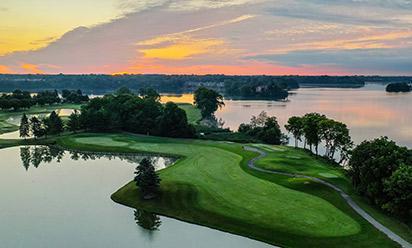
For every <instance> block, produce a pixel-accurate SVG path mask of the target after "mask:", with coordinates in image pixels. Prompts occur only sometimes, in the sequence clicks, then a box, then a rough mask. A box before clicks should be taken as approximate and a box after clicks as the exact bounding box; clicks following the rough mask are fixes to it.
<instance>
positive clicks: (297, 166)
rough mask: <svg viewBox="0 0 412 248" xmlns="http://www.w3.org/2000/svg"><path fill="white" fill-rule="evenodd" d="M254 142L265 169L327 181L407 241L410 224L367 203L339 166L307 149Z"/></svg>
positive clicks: (410, 233)
mask: <svg viewBox="0 0 412 248" xmlns="http://www.w3.org/2000/svg"><path fill="white" fill-rule="evenodd" d="M255 146H257V147H259V148H260V149H264V150H265V151H266V152H267V153H268V156H267V157H265V158H263V159H261V160H259V161H257V162H256V164H257V166H259V167H261V168H265V169H269V170H277V171H284V172H289V173H296V174H302V175H308V176H313V177H317V178H321V179H323V180H325V181H328V182H331V183H333V184H335V185H337V186H339V187H340V188H341V189H343V190H344V191H345V192H346V193H348V194H349V195H350V196H351V197H352V198H353V199H354V200H355V201H356V202H357V203H358V204H359V205H360V206H361V207H362V208H363V209H364V210H365V211H367V212H368V213H369V214H370V215H371V216H372V217H374V218H375V219H377V220H378V221H379V222H380V223H382V224H383V225H385V226H386V227H388V228H389V229H391V230H392V231H393V232H395V233H397V234H398V235H399V236H401V237H402V238H404V239H405V240H407V241H408V242H412V230H411V228H410V227H408V225H406V224H405V223H402V222H401V221H399V220H398V219H396V218H393V217H390V216H388V215H386V214H385V213H383V212H382V211H381V210H380V209H378V208H376V207H373V206H371V205H369V204H368V203H367V202H366V201H365V199H363V198H362V197H360V196H359V195H357V194H356V193H355V192H354V190H353V187H352V185H351V181H350V179H349V178H348V177H347V176H346V174H345V172H344V170H343V169H342V168H339V167H334V166H331V165H330V164H329V163H327V162H326V161H324V160H322V159H318V158H316V157H315V156H314V155H312V154H311V153H310V152H308V151H306V150H303V149H296V148H292V147H283V146H282V147H279V146H269V145H255Z"/></svg>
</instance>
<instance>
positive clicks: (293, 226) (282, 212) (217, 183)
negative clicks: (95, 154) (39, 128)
mask: <svg viewBox="0 0 412 248" xmlns="http://www.w3.org/2000/svg"><path fill="white" fill-rule="evenodd" d="M58 143H59V144H60V145H62V146H66V147H70V148H76V149H86V150H94V151H111V152H118V151H122V152H149V153H151V152H155V153H165V154H170V155H174V156H180V157H181V159H179V160H178V162H177V163H176V164H175V165H174V166H171V167H168V168H166V169H164V170H162V171H161V172H160V176H161V178H162V183H161V191H162V192H163V193H162V195H161V197H160V198H159V199H157V200H154V201H141V200H139V197H138V190H137V188H136V187H135V184H134V183H133V182H131V183H128V184H127V185H125V186H124V187H122V188H121V189H120V190H118V191H117V192H116V193H115V194H113V196H112V198H113V199H114V200H115V201H116V202H119V203H121V204H124V205H127V206H130V207H134V208H143V209H146V210H149V211H152V212H156V213H158V214H161V215H166V216H171V217H173V218H178V219H181V220H184V221H188V222H193V223H197V224H200V225H206V226H209V227H213V228H216V229H219V230H223V231H228V232H232V233H236V234H240V235H243V236H247V237H251V238H254V239H258V240H262V241H265V242H268V243H270V244H275V245H280V246H286V247H302V246H305V247H319V246H323V247H348V246H350V247H396V246H397V245H396V244H395V243H394V242H392V241H391V240H389V239H388V238H387V237H386V236H385V235H384V234H383V233H381V232H379V231H378V230H377V229H375V228H374V227H372V226H371V225H370V224H369V223H368V222H366V221H365V220H364V219H363V218H361V217H360V216H359V215H358V214H357V213H356V212H354V211H353V210H352V209H351V208H350V207H349V206H348V205H347V204H346V202H345V201H344V200H343V199H342V198H341V197H340V195H338V194H337V193H336V192H335V191H333V190H331V189H330V188H328V187H325V186H324V185H321V184H318V183H316V182H312V181H307V180H300V179H294V178H290V177H285V176H279V175H258V174H256V173H257V172H254V171H251V170H250V169H248V167H247V161H248V160H250V159H251V158H253V157H254V156H256V154H254V153H252V152H248V151H244V150H243V148H242V145H240V144H232V143H228V142H211V141H199V140H179V139H169V138H159V137H147V136H130V135H123V134H81V135H74V136H67V137H63V138H60V139H59V140H58ZM298 154H299V153H298ZM297 156H299V155H297ZM291 160H294V159H292V158H291ZM327 168H328V167H327V166H325V168H324V172H322V173H324V174H323V175H328V173H329V174H332V175H334V174H335V173H336V170H335V169H331V170H328V169H327ZM339 176H341V175H339ZM262 179H263V180H262ZM344 180H346V179H344ZM348 186H349V185H348ZM374 214H381V213H374ZM397 224H398V223H396V222H395V221H394V222H393V225H397ZM390 228H391V227H390ZM394 231H395V232H396V231H397V230H394ZM406 234H408V233H406ZM409 234H410V232H409ZM399 235H403V236H404V235H405V233H403V234H401V233H399Z"/></svg>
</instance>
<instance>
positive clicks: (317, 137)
mask: <svg viewBox="0 0 412 248" xmlns="http://www.w3.org/2000/svg"><path fill="white" fill-rule="evenodd" d="M325 119H326V116H325V115H321V114H318V113H309V114H306V115H305V116H303V134H304V136H305V140H306V142H307V143H308V144H309V146H310V150H312V147H313V146H315V151H316V154H318V147H319V143H320V142H321V127H320V122H321V121H322V120H325Z"/></svg>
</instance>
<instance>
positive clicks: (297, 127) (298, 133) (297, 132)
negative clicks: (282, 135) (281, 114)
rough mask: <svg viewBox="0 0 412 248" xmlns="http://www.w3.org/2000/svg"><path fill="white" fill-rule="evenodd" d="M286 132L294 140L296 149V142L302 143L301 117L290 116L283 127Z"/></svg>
mask: <svg viewBox="0 0 412 248" xmlns="http://www.w3.org/2000/svg"><path fill="white" fill-rule="evenodd" d="M285 128H286V130H287V131H288V132H289V133H291V134H292V135H293V137H294V139H295V147H298V142H299V141H302V135H303V120H302V117H298V116H292V117H290V118H289V120H288V123H287V124H286V125H285Z"/></svg>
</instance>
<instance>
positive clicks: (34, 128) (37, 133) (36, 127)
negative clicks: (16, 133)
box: [30, 116, 45, 138]
mask: <svg viewBox="0 0 412 248" xmlns="http://www.w3.org/2000/svg"><path fill="white" fill-rule="evenodd" d="M30 129H31V133H32V134H33V136H34V137H35V138H39V137H42V136H44V134H45V131H44V128H43V126H42V123H41V121H40V120H39V119H38V118H37V117H36V116H33V117H32V118H30Z"/></svg>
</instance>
